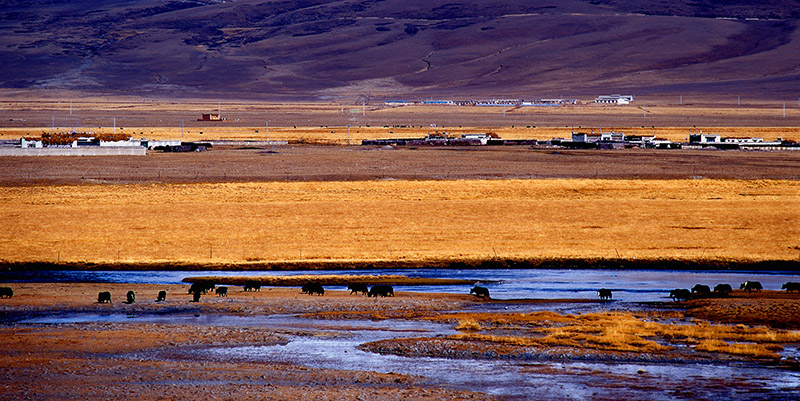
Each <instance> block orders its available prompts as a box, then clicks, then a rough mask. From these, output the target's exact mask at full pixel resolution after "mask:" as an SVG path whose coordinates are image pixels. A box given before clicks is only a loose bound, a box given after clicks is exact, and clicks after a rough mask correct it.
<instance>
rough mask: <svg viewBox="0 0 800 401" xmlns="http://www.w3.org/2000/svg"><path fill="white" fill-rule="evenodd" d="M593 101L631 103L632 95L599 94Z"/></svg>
mask: <svg viewBox="0 0 800 401" xmlns="http://www.w3.org/2000/svg"><path fill="white" fill-rule="evenodd" d="M594 102H595V103H602V104H629V103H633V95H619V94H615V95H601V96H598V97H597V98H595V99H594Z"/></svg>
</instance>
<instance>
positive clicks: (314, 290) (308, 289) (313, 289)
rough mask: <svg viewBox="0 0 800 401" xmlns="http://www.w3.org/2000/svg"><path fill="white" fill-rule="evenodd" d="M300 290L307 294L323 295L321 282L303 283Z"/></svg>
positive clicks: (323, 290)
mask: <svg viewBox="0 0 800 401" xmlns="http://www.w3.org/2000/svg"><path fill="white" fill-rule="evenodd" d="M300 292H301V293H303V294H308V295H314V294H319V295H325V289H324V288H322V284H320V283H315V282H308V283H305V284H303V287H302V288H301V289H300Z"/></svg>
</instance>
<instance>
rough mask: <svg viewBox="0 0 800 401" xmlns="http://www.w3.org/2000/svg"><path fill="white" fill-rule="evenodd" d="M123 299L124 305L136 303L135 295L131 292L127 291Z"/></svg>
mask: <svg viewBox="0 0 800 401" xmlns="http://www.w3.org/2000/svg"><path fill="white" fill-rule="evenodd" d="M125 298H126V299H125V303H126V304H132V303H134V302H136V293H134V292H133V291H128V293H127V294H126V295H125Z"/></svg>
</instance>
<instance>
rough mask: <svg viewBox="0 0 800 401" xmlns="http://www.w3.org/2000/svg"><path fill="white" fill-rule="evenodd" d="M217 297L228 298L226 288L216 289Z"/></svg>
mask: <svg viewBox="0 0 800 401" xmlns="http://www.w3.org/2000/svg"><path fill="white" fill-rule="evenodd" d="M217 296H218V297H227V296H228V287H217Z"/></svg>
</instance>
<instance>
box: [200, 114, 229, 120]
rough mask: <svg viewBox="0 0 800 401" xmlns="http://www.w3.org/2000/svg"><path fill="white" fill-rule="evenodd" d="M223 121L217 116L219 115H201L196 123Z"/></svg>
mask: <svg viewBox="0 0 800 401" xmlns="http://www.w3.org/2000/svg"><path fill="white" fill-rule="evenodd" d="M223 120H224V119H223V118H221V117H220V116H219V114H214V113H208V114H206V113H203V117H201V118H199V119H197V121H223Z"/></svg>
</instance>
